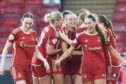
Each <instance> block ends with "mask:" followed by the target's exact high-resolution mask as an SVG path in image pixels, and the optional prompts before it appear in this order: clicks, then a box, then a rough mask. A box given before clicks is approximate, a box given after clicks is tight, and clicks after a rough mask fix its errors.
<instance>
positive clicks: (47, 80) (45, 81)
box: [39, 76, 51, 84]
mask: <svg viewBox="0 0 126 84" xmlns="http://www.w3.org/2000/svg"><path fill="white" fill-rule="evenodd" d="M39 82H40V84H51V77H50V76H45V77H42V78H39Z"/></svg>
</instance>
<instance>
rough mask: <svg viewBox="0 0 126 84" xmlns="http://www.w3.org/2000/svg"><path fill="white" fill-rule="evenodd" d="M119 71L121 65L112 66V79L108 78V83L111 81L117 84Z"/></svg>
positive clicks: (112, 83)
mask: <svg viewBox="0 0 126 84" xmlns="http://www.w3.org/2000/svg"><path fill="white" fill-rule="evenodd" d="M119 71H120V66H119V67H112V71H111V79H110V80H107V84H109V83H110V82H111V84H116V81H117V78H118V74H119Z"/></svg>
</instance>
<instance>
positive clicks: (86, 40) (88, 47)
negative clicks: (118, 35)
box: [72, 33, 106, 74]
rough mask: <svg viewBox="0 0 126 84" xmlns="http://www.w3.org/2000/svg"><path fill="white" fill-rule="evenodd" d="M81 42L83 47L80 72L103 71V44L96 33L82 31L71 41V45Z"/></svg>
mask: <svg viewBox="0 0 126 84" xmlns="http://www.w3.org/2000/svg"><path fill="white" fill-rule="evenodd" d="M79 44H81V46H82V48H83V51H82V52H83V56H84V57H83V59H82V60H83V61H82V73H87V74H101V73H103V72H105V70H106V68H105V57H104V51H103V47H102V46H103V45H102V42H101V39H100V37H99V35H98V34H95V35H92V34H87V33H83V34H81V35H79V36H78V37H77V38H76V39H75V40H74V42H73V44H72V46H73V47H75V48H76V47H77V46H78V45H79Z"/></svg>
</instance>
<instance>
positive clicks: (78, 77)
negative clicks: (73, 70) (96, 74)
mask: <svg viewBox="0 0 126 84" xmlns="http://www.w3.org/2000/svg"><path fill="white" fill-rule="evenodd" d="M75 84H83V82H82V76H81V75H76V78H75Z"/></svg>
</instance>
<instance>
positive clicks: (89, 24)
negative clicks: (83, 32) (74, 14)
mask: <svg viewBox="0 0 126 84" xmlns="http://www.w3.org/2000/svg"><path fill="white" fill-rule="evenodd" d="M95 25H96V23H95V22H94V21H93V20H92V19H91V18H85V27H86V28H87V30H90V31H93V30H94V29H95Z"/></svg>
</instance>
